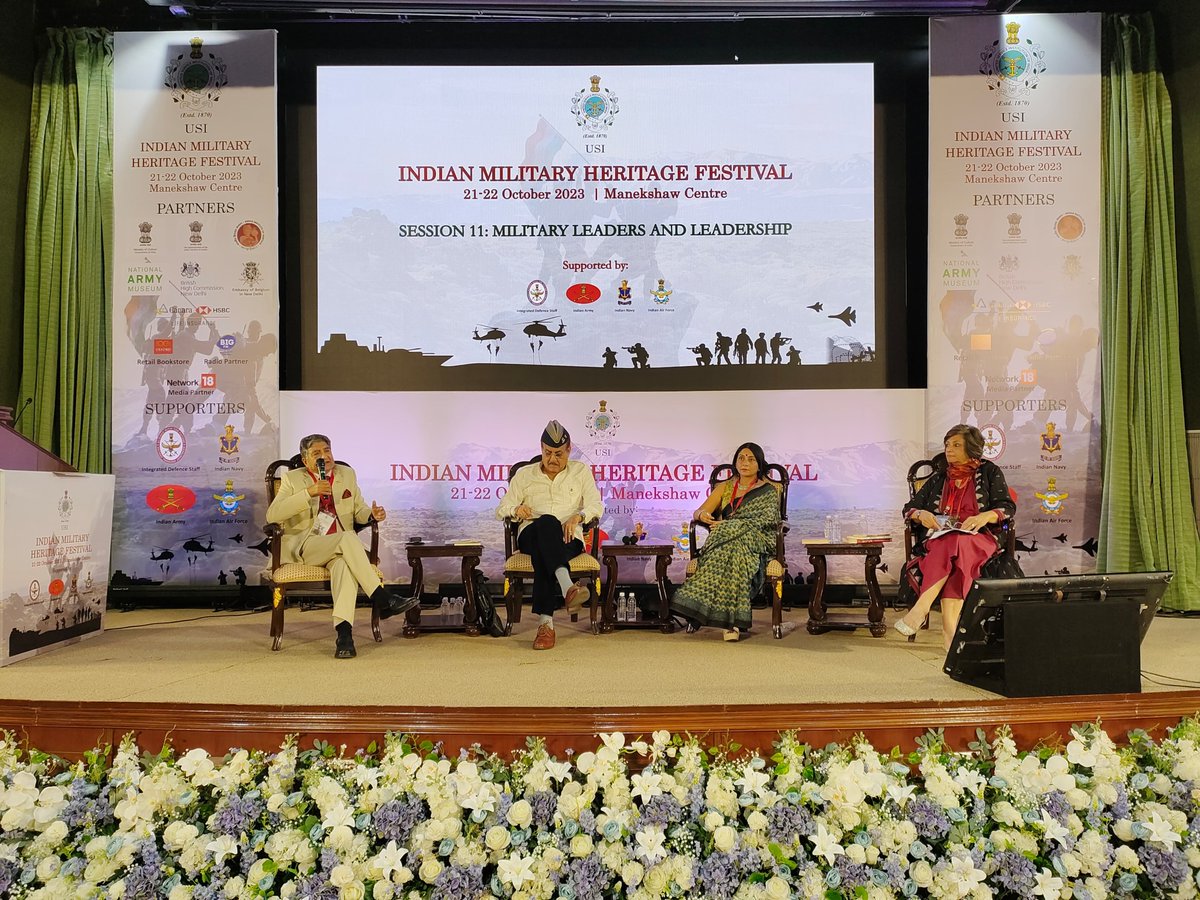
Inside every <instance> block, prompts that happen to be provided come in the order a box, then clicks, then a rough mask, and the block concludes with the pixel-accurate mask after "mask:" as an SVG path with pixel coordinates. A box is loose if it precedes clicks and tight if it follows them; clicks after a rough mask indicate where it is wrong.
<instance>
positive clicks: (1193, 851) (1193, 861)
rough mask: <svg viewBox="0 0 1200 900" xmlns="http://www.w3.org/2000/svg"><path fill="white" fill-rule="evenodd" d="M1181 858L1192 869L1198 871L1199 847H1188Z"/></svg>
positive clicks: (1199, 862)
mask: <svg viewBox="0 0 1200 900" xmlns="http://www.w3.org/2000/svg"><path fill="white" fill-rule="evenodd" d="M1183 858H1184V859H1186V860H1187V862H1188V865H1189V866H1191V867H1192V868H1193V869H1200V847H1188V848H1187V849H1186V850H1184V851H1183Z"/></svg>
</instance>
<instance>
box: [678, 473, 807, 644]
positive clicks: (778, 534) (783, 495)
mask: <svg viewBox="0 0 1200 900" xmlns="http://www.w3.org/2000/svg"><path fill="white" fill-rule="evenodd" d="M766 476H767V478H768V480H770V481H772V482H774V483H775V484H777V485H778V486H779V525H778V527H777V528H776V531H775V556H774V558H772V559H770V560H768V561H767V572H766V575H767V581H766V585H765V590H767V591H769V592H770V598H771V633H772V634H773V635H775V637H776V638H781V637H783V578H784V575H786V574H787V557H786V556H785V548H784V536H785V535H786V534H787V532H788V524H787V495H788V482H789V480H790V476H789V475H788V473H787V469H785V468H784V467H783V466H780V465H776V464H775V463H768V464H767V471H766ZM736 477H737V470H736V469H735V468H734V467H733V466H731V465H730V464H729V463H721V464H720V465H716V466H713V470H712V474H711V475H709V476H708V492H709V494H712V492H713V491H715V490H716V489H717V486H718V485H720V484H722V483H723V482H726V481H728V480H729V479H731V478H736ZM697 526H699V527H700V528H703V529H704V530H705V531H708V530H709V527H708V526H707V525H705V524H704V523H703V522H700V521H698V520H696V519H692V521H691V522H690V523H689V524H688V549H689V552H690V554H691V558H690V559H689V560H688V564H687V568H686V569H685V570H684V579H685V580H686V579H687V578H690V577H691V576H692V574H693V573H694V572H695V571H696V564H697V563H696V560H697V557H698V556H699V554H700V549H701V548H700V547H699V546H698V545H697V542H696V528H697Z"/></svg>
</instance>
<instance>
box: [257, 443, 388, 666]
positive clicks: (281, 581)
mask: <svg viewBox="0 0 1200 900" xmlns="http://www.w3.org/2000/svg"><path fill="white" fill-rule="evenodd" d="M337 465H339V466H346V467H347V468H350V466H348V465H347V464H346V463H344V462H342V461H341V460H338V461H337ZM303 466H304V463H302V462H301V461H300V454H299V453H297V454H296V455H295V456H293V457H292V458H291V459H277V460H275V462H273V463H271V464H270V465H269V466H267V474H266V476H265V477H264V480H265V481H266V484H267V504H268V505H270V503H271V501H273V500H274V499H275V495H276V494H277V493H278V492H279V480H280V478H282V476H283V473H285V472H289V471H291V470H292V469H299V468H302V467H303ZM366 529H370V531H371V547H370V549H369V550H368V551H367V558H368V559H370V561H371V565H373V566H374V567H375V571H376V573H377V574H378V575H379V578H380V580H383V573H382V572H380V571H379V523H378V522H376V521H375V520H374V519H371V520H370V521H369V522H367V523H366V524H365V525H359V524H357V523H356V524H355V526H354V530H355V531H364V530H366ZM263 531H264V532H265V533H266V535H267V538H268V540H269V541H270V547H271V568H270V569H269V570H268V571H265V572H263V574H262V580H263V583H264V584H266V585H267V586H268V587H270V588H271V649H272V650H279V649H280V648H282V646H283V613H284V609H285V608H286V606H287V595H288V592H289V591H306V592H316V591H329V590H330V586H329V570H328V569H326V568H325V567H324V566H310V565H306V564H305V563H300V562H289V561H285V560H282V559H280V554H281V552H282V539H283V526H282V525H279V524H278V523H275V522H268V523H267V524H266V525H264V526H263ZM371 634H372V636H374V638H375V640H376V641H382V640H383V635H382V634H380V633H379V609H378V608H377V607H376V606H375V604H374V603H372V604H371Z"/></svg>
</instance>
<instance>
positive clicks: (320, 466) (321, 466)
mask: <svg viewBox="0 0 1200 900" xmlns="http://www.w3.org/2000/svg"><path fill="white" fill-rule="evenodd" d="M317 474H318V475H320V476H321V479H322V480H324V478H325V460H324V459H318V460H317Z"/></svg>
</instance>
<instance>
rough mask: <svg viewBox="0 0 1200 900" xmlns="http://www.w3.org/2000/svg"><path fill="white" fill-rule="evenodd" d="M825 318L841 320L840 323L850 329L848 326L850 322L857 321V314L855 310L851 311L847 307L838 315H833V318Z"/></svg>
mask: <svg viewBox="0 0 1200 900" xmlns="http://www.w3.org/2000/svg"><path fill="white" fill-rule="evenodd" d="M826 318H828V319H841V320H842V322H844V323H845V325H846V327H847V328H849V327H850V324H851V323H852V322H857V321H858V313H857V312H856V311H855V310H853V309H851V308H850V307H848V306H847V307H846V308H845V309H843V310H842V311H841V312H840V313H838V314H837V315H834V316H826Z"/></svg>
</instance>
